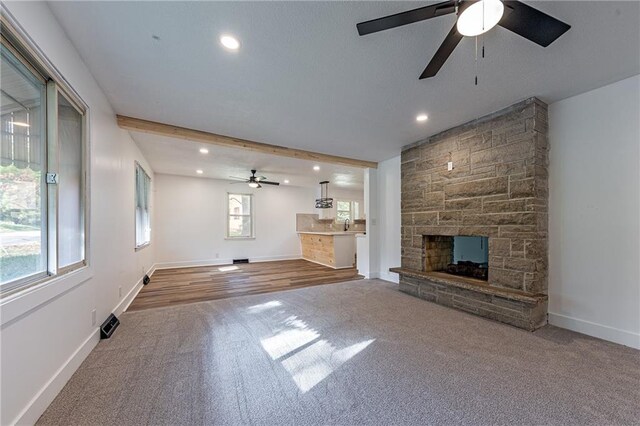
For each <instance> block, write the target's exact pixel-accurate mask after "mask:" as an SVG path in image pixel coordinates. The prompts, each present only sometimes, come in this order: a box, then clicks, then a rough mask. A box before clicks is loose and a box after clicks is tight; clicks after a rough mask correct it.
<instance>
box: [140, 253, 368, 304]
mask: <svg viewBox="0 0 640 426" xmlns="http://www.w3.org/2000/svg"><path fill="white" fill-rule="evenodd" d="M361 278H362V276H361V275H358V271H357V270H356V269H355V268H348V269H332V268H328V267H326V266H322V265H318V264H315V263H312V262H308V261H306V260H302V259H299V260H283V261H277V262H260V263H245V264H238V265H224V266H200V267H195V268H176V269H161V270H157V271H156V272H155V273H154V274H153V276H152V277H151V282H150V283H149V284H148V285H146V286H144V287H143V288H142V290H140V293H138V296H136V298H135V299H134V300H133V303H131V305H130V306H129V308H128V310H129V311H136V310H141V309H149V308H159V307H163V306H171V305H176V304H181V303H193V302H201V301H204V300H215V299H226V298H229V297H236V296H243V295H247V294H260V293H269V292H273V291H281V290H291V289H294V288H302V287H309V286H315V285H322V284H332V283H337V282H342V281H350V280H357V279H361Z"/></svg>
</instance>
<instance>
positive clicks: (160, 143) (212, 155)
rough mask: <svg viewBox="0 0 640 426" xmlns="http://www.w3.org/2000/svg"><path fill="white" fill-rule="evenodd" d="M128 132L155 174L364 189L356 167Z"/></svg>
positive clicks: (360, 175)
mask: <svg viewBox="0 0 640 426" xmlns="http://www.w3.org/2000/svg"><path fill="white" fill-rule="evenodd" d="M130 133H131V136H132V137H133V139H134V140H135V141H136V144H137V145H138V146H139V147H140V150H141V151H142V153H143V154H144V157H145V158H146V159H147V161H149V163H150V164H151V167H152V168H153V170H154V171H155V172H156V173H165V174H172V175H181V176H197V177H203V178H210V179H223V180H228V181H230V182H231V181H232V180H231V179H229V177H230V176H237V177H244V178H248V177H249V175H250V174H251V169H256V170H257V171H258V172H257V173H256V176H265V177H267V178H268V180H270V181H275V182H280V184H281V185H285V183H284V180H285V179H288V180H289V185H291V186H302V187H309V188H320V186H319V184H318V183H319V182H321V181H323V180H328V181H330V182H331V187H332V188H341V189H350V190H363V189H364V170H363V169H359V168H355V167H346V166H338V165H334V164H324V163H319V162H313V161H307V160H298V159H295V158H287V157H280V156H277V155H269V154H263V153H258V152H252V151H246V150H240V149H234V148H227V147H221V146H213V145H207V144H202V143H198V142H191V141H185V140H182V139H175V138H169V137H162V136H155V135H149V134H146V133H139V132H130ZM200 148H207V149H208V150H209V153H208V154H201V153H200V151H199V150H200ZM315 165H319V166H320V170H318V171H315V170H313V166H315ZM198 169H200V170H202V171H203V173H202V174H201V175H199V174H197V173H196V170H198Z"/></svg>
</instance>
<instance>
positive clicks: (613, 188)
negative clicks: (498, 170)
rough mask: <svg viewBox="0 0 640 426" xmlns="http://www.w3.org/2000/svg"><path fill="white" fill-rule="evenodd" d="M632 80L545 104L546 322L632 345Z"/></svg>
mask: <svg viewBox="0 0 640 426" xmlns="http://www.w3.org/2000/svg"><path fill="white" fill-rule="evenodd" d="M639 123H640V76H635V77H631V78H629V79H626V80H622V81H619V82H617V83H614V84H611V85H609V86H605V87H602V88H599V89H596V90H593V91H590V92H587V93H583V94H581V95H578V96H575V97H572V98H569V99H565V100H563V101H560V102H556V103H554V104H552V105H550V106H549V141H550V146H551V151H550V170H549V174H550V181H549V188H550V209H549V225H550V227H549V244H550V246H549V267H550V269H549V322H550V323H551V324H555V325H558V326H560V327H565V328H570V329H573V330H576V331H579V332H582V333H586V334H590V335H592V336H596V337H600V338H603V339H607V340H611V341H614V342H618V343H622V344H625V345H628V346H632V347H636V348H640V269H639V268H640V266H639V265H640V248H639V241H640V223H639V222H640V174H639V170H640V148H639V147H640V124H639Z"/></svg>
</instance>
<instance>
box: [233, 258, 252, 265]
mask: <svg viewBox="0 0 640 426" xmlns="http://www.w3.org/2000/svg"><path fill="white" fill-rule="evenodd" d="M236 263H249V259H233V264H234V265H235V264H236Z"/></svg>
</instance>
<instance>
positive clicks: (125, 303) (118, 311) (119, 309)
mask: <svg viewBox="0 0 640 426" xmlns="http://www.w3.org/2000/svg"><path fill="white" fill-rule="evenodd" d="M155 271H156V265H155V264H154V265H153V266H152V267H151V268H149V270H148V271H147V275H149V276H151V275H153V273H154V272H155ZM143 279H144V277H142V278H140V279H139V280H138V282H137V283H136V285H134V286H133V288H132V289H131V290H129V293H127V295H126V296H125V297H123V298H122V300H121V301H120V303H118V304H117V305H116V307H115V308H114V309H113V314H114V315H115V316H117V317H118V316H120V315H122V313H123V312H125V311H126V310H127V308H129V305H131V302H133V299H135V298H136V296H137V295H138V293H140V290H142V287H143V286H144V284H143V283H142V280H143Z"/></svg>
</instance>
